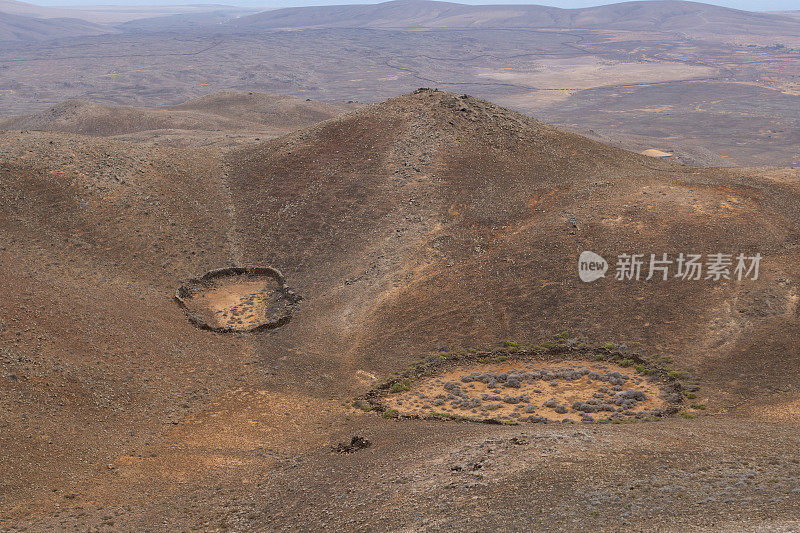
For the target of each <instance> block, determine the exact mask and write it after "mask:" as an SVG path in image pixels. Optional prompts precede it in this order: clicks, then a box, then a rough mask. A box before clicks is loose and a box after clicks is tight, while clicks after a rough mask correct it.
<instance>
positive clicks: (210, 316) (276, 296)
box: [175, 267, 300, 333]
mask: <svg viewBox="0 0 800 533" xmlns="http://www.w3.org/2000/svg"><path fill="white" fill-rule="evenodd" d="M175 300H176V301H177V302H178V305H179V306H180V307H181V308H183V310H184V311H185V313H186V316H187V317H188V318H189V321H190V322H192V323H193V324H194V325H195V326H197V327H199V328H202V329H207V330H211V331H216V332H223V333H227V332H248V331H259V330H264V329H272V328H277V327H280V326H282V325H284V324H286V323H287V322H288V321H289V320H290V319H291V317H292V313H293V311H294V308H295V305H296V304H297V302H298V301H300V297H299V296H297V295H296V294H295V293H294V291H292V290H291V289H290V288H289V287H288V286H287V285H286V282H285V280H284V278H283V274H281V272H280V271H279V270H277V269H275V268H272V267H227V268H218V269H216V270H211V271H209V272H207V273H205V274H203V275H202V276H200V277H199V278H192V279H190V280H187V281H185V282H184V283H183V285H181V286H180V287H178V290H177V291H175Z"/></svg>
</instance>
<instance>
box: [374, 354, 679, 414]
mask: <svg viewBox="0 0 800 533" xmlns="http://www.w3.org/2000/svg"><path fill="white" fill-rule="evenodd" d="M586 355H587V354H582V353H565V354H561V355H559V356H557V357H555V358H552V359H542V358H539V357H526V356H524V355H522V356H517V357H507V356H500V357H476V358H471V359H469V360H461V361H452V362H444V363H443V364H441V365H436V367H435V369H434V370H433V371H432V372H427V371H426V372H424V373H421V374H417V375H408V374H407V376H406V377H404V378H397V379H395V380H392V381H390V382H388V383H387V384H385V385H384V386H382V387H380V388H379V389H378V390H373V391H372V392H371V393H370V394H369V395H368V396H367V398H366V400H367V401H368V402H369V404H370V405H371V407H372V408H373V409H375V410H377V411H379V412H382V413H383V415H384V417H386V418H398V417H399V418H435V419H451V420H465V421H474V422H491V423H500V424H503V423H506V424H517V423H526V422H527V423H547V422H604V421H607V422H615V421H624V420H631V419H647V420H650V419H657V418H661V417H663V416H668V415H670V414H674V413H676V412H677V411H678V409H679V408H680V406H681V403H682V401H683V394H682V386H681V384H680V383H679V382H677V381H676V380H674V379H673V378H671V377H670V376H668V375H667V374H666V373H664V372H656V371H655V370H652V369H649V368H645V367H644V366H643V365H636V367H637V368H634V367H633V365H632V362H631V361H630V360H627V359H622V364H619V361H618V360H604V359H593V358H590V359H587V358H586Z"/></svg>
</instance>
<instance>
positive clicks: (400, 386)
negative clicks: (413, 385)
mask: <svg viewBox="0 0 800 533" xmlns="http://www.w3.org/2000/svg"><path fill="white" fill-rule="evenodd" d="M407 390H410V387H409V386H408V385H407V384H406V383H403V382H401V381H395V382H394V383H392V386H391V388H390V389H389V392H391V393H393V394H397V393H398V392H406V391H407Z"/></svg>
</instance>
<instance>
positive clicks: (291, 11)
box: [0, 0, 800, 41]
mask: <svg viewBox="0 0 800 533" xmlns="http://www.w3.org/2000/svg"><path fill="white" fill-rule="evenodd" d="M255 11H256V10H255V9H252V8H239V7H232V6H223V5H190V6H162V7H141V6H139V7H137V6H133V7H128V6H106V7H86V8H52V7H42V6H36V5H32V4H26V3H24V2H17V1H15V0H0V41H18V40H46V39H54V38H60V37H71V36H82V35H99V34H104V33H117V32H124V33H143V32H144V33H155V32H167V31H204V30H210V31H225V32H258V31H265V30H296V29H309V28H361V29H398V30H403V29H404V30H416V29H427V30H444V29H450V30H455V29H508V28H513V29H519V28H536V29H541V28H554V29H604V30H625V31H662V32H663V31H674V32H679V33H693V34H706V35H714V34H732V33H739V34H741V33H748V34H753V35H766V34H771V35H774V34H785V35H795V34H800V12H781V13H755V12H750V11H741V10H737V9H729V8H725V7H719V6H712V5H708V4H702V3H697V2H684V1H678V0H664V1H639V2H623V3H619V4H611V5H605V6H599V7H591V8H584V9H560V8H556V7H547V6H540V5H464V4H457V3H451V2H436V1H429V0H396V1H392V2H384V3H380V4H354V5H339V6H313V7H299V8H286V9H276V10H270V11H263V12H255Z"/></svg>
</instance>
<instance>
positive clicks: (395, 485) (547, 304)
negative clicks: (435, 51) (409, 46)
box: [0, 91, 800, 531]
mask: <svg viewBox="0 0 800 533" xmlns="http://www.w3.org/2000/svg"><path fill="white" fill-rule="evenodd" d="M218 154H219V153H218V152H216V151H212V150H205V149H195V150H177V149H168V148H164V147H147V148H144V147H141V146H137V145H134V144H130V143H125V142H120V141H116V140H109V139H96V138H75V137H72V136H69V135H67V134H57V133H25V134H23V133H6V134H2V135H0V191H1V192H2V193H1V194H0V237H2V247H0V269H2V272H1V273H0V291H2V294H3V297H4V299H3V305H2V307H0V365H2V374H0V413H1V416H2V417H3V418H2V420H0V423H1V424H2V428H3V431H2V432H0V468H1V469H2V472H0V474H2V475H0V513H2V514H0V520H1V521H0V524H2V525H23V526H32V527H31V529H32V530H46V529H48V528H50V529H52V528H56V529H59V528H70V529H72V528H74V527H77V528H78V529H79V530H85V529H89V528H92V527H98V528H101V529H102V528H105V529H108V530H144V529H148V528H149V529H152V530H175V529H191V528H195V529H200V530H206V531H209V530H221V529H234V530H250V529H257V530H280V529H296V528H303V529H320V528H323V527H330V528H335V529H339V530H341V529H343V528H344V529H359V530H369V529H391V530H398V529H408V530H420V529H423V530H425V529H438V528H443V527H459V528H467V529H475V530H486V529H489V528H491V529H494V530H500V531H510V530H521V529H537V528H545V527H547V528H552V527H557V526H560V527H566V528H569V530H578V529H587V530H588V529H591V530H618V529H619V528H621V527H623V528H624V527H628V528H647V529H661V530H669V529H673V530H680V529H683V528H686V527H687V526H689V525H692V526H695V527H706V528H713V529H715V530H720V529H723V530H725V529H736V528H739V529H747V528H749V527H750V528H751V527H754V526H755V525H756V524H757V525H759V526H761V525H767V526H773V527H775V528H780V527H783V528H785V529H787V530H788V529H790V528H791V527H793V526H796V525H798V524H797V521H796V517H797V516H798V511H799V510H800V491H798V490H797V488H798V484H800V464H798V462H797V459H796V458H795V455H796V449H797V446H798V444H800V442H799V441H800V437H798V432H797V429H798V424H800V415H799V414H798V413H799V411H798V409H797V407H798V402H799V401H800V400H799V399H800V377H798V376H800V374H798V372H797V370H798V367H797V361H798V355H800V354H799V353H798V346H800V316H798V310H797V309H798V308H797V301H798V292H797V291H798V289H797V280H798V279H799V278H800V262H798V256H799V254H800V249H798V244H799V243H800V225H799V224H798V220H800V216H799V215H800V173H799V172H798V171H797V170H796V169H786V170H781V169H773V170H769V171H759V170H747V169H698V168H692V167H684V166H678V165H675V164H673V163H669V162H666V161H660V160H654V159H652V158H648V157H644V156H640V155H637V154H633V153H630V152H625V151H622V150H619V149H615V148H610V147H608V146H604V145H602V144H599V143H596V142H593V141H590V140H588V139H585V138H582V137H579V136H576V135H572V134H568V133H564V132H562V131H559V130H557V129H555V128H552V127H550V126H547V125H545V124H542V123H540V122H537V121H535V120H533V119H530V118H527V117H525V116H523V115H520V114H517V113H514V112H511V111H508V110H505V109H503V108H499V107H496V106H494V105H492V104H489V103H487V102H485V101H481V100H477V99H474V98H470V97H461V96H459V95H455V94H450V93H443V92H434V91H418V92H416V93H414V94H411V95H406V96H402V97H399V98H395V99H392V100H389V101H387V102H385V103H382V104H378V105H374V106H369V107H365V108H363V109H360V110H358V111H356V112H354V113H351V114H347V115H344V116H341V117H338V118H335V119H332V120H329V121H326V122H323V123H321V124H318V125H316V126H312V127H310V128H308V129H305V130H301V131H298V132H295V133H292V134H289V135H287V136H284V137H281V138H278V139H274V140H270V141H267V142H264V143H260V144H254V145H251V146H248V147H245V148H241V149H239V150H236V151H233V152H229V153H228V154H227V155H226V156H224V158H220V156H219V155H218ZM586 249H590V250H594V251H596V252H598V253H600V254H603V255H605V256H606V258H611V257H614V256H616V255H617V254H620V253H625V252H637V253H651V252H652V253H663V252H668V253H670V254H677V253H679V252H706V253H713V252H734V253H735V252H738V251H745V252H750V253H752V252H756V251H758V252H760V253H762V254H763V255H764V256H765V259H764V262H763V264H762V272H761V277H760V279H759V280H758V281H748V282H741V283H737V282H711V281H697V282H679V281H676V280H670V281H666V282H664V281H650V282H645V281H641V282H629V283H624V282H617V281H614V280H612V279H605V280H600V281H597V282H595V283H593V284H584V283H582V282H580V281H579V280H578V277H577V273H576V262H577V257H578V254H579V253H580V252H581V251H583V250H586ZM231 263H234V264H237V263H238V264H251V265H264V264H270V265H273V266H275V267H278V268H280V269H281V270H282V271H283V273H284V275H285V276H286V279H287V281H288V283H289V284H290V285H292V286H293V287H295V288H296V289H297V292H298V293H299V294H300V295H302V296H303V297H304V300H303V301H302V302H301V303H300V305H299V308H298V310H297V311H296V313H295V315H294V317H293V318H292V320H291V321H290V322H289V323H288V324H286V325H285V326H283V327H281V328H278V329H276V330H272V331H271V332H264V333H259V334H251V335H243V336H239V335H220V334H214V333H211V332H207V331H202V330H199V329H197V328H195V327H193V326H192V325H190V324H189V322H188V321H187V320H186V317H185V316H184V314H183V312H182V311H181V309H180V308H179V307H178V306H177V305H175V304H174V302H172V301H171V297H172V294H173V293H174V290H175V288H176V287H177V286H178V285H179V284H180V280H181V279H183V278H187V277H191V276H194V275H196V274H199V273H202V272H203V271H205V270H207V269H210V268H214V267H219V266H225V265H229V264H231ZM562 330H569V331H570V332H572V334H573V335H586V336H587V337H589V338H591V339H594V340H597V341H603V342H605V341H612V342H620V343H626V344H628V345H629V346H630V347H632V348H637V349H639V348H640V349H643V350H644V351H645V352H646V354H648V355H649V356H650V357H652V356H654V355H656V354H658V355H667V356H670V357H671V358H672V359H673V361H674V362H673V366H674V367H675V368H677V369H680V370H685V371H691V372H693V373H694V375H695V378H696V379H697V380H699V382H700V383H701V389H700V391H699V392H698V393H697V399H696V400H695V401H696V402H702V403H703V404H707V405H708V409H707V410H706V411H704V413H706V414H703V415H702V416H700V417H698V418H696V419H692V420H689V419H683V418H674V419H670V420H665V421H661V422H656V423H650V424H647V423H638V424H623V425H592V426H566V425H561V424H548V425H536V426H526V427H515V426H491V425H481V424H468V423H463V424H456V423H448V422H436V421H424V420H396V421H395V420H385V419H382V418H380V417H378V416H376V415H374V414H372V413H362V412H356V411H354V410H352V409H351V408H350V401H351V400H352V398H353V397H355V396H357V395H360V394H363V393H365V392H366V391H367V390H368V389H369V388H371V387H372V386H374V383H375V379H380V378H385V377H387V376H389V375H390V374H391V373H393V372H396V371H401V370H403V369H405V368H406V367H407V365H409V364H410V363H412V362H415V361H417V360H418V359H419V358H420V357H421V356H422V354H423V353H425V352H427V351H429V350H435V349H439V348H441V347H443V346H448V347H449V349H451V350H452V349H456V348H460V347H473V346H481V345H496V344H497V343H498V342H499V341H500V340H502V339H517V340H519V341H522V342H540V341H542V340H543V339H546V338H548V337H549V336H550V335H552V334H553V333H554V332H558V331H562ZM354 434H358V435H363V436H365V437H367V438H369V439H370V440H371V441H372V443H373V444H372V446H371V447H370V448H367V449H365V450H361V451H358V452H356V453H353V454H336V453H332V452H331V451H330V448H329V445H330V444H333V443H336V442H340V441H349V440H350V437H351V436H352V435H354ZM32 465H35V466H32Z"/></svg>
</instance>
